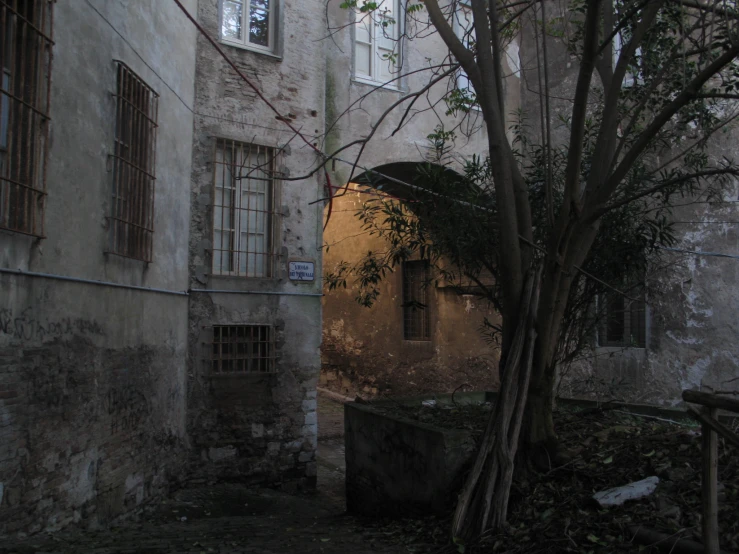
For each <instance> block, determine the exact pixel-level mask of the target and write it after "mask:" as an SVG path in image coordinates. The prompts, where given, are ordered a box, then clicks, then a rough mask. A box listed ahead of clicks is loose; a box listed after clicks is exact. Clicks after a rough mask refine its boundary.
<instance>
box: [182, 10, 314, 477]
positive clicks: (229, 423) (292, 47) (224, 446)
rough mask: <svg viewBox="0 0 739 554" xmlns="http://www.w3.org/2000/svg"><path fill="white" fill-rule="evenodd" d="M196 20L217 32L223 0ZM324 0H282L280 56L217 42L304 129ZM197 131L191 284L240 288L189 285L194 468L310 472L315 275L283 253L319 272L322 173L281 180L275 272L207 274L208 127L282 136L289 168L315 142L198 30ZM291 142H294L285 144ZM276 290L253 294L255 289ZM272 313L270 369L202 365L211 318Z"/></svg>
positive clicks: (262, 320)
mask: <svg viewBox="0 0 739 554" xmlns="http://www.w3.org/2000/svg"><path fill="white" fill-rule="evenodd" d="M199 4H200V6H199V14H198V15H199V20H200V22H201V23H202V25H203V26H204V27H205V28H206V29H207V30H208V32H209V33H210V34H211V35H212V36H214V37H218V2H216V1H215V0H208V1H202V2H200V3H199ZM322 7H323V3H322V2H321V1H320V0H309V1H302V2H285V3H284V4H282V15H281V19H282V25H281V28H280V29H279V30H278V32H279V33H280V35H281V39H278V40H280V41H281V42H282V49H281V57H275V56H270V55H266V54H261V53H256V52H253V51H249V50H245V49H242V48H237V47H233V46H228V45H224V46H223V48H224V49H225V51H226V53H227V55H228V56H229V57H230V58H231V59H232V60H234V62H235V63H236V64H237V65H238V66H239V68H240V69H242V70H243V71H244V72H245V73H246V74H247V76H248V77H249V78H250V79H252V80H253V82H254V84H255V85H256V86H257V87H258V88H259V89H260V90H261V91H262V92H263V93H264V94H265V96H266V97H267V98H268V99H269V100H270V101H271V102H272V103H273V104H274V105H275V107H276V108H277V109H278V110H279V111H280V112H281V113H282V114H284V115H285V116H288V114H293V115H294V118H295V119H294V125H295V126H296V127H298V128H301V129H302V131H303V133H305V134H306V135H307V136H313V135H315V134H316V133H319V132H321V131H322V129H323V109H324V98H323V89H324V70H325V61H324V56H323V46H322V44H323V43H322V42H321V41H320V39H321V38H322V37H323V36H324V34H325V24H324V23H323V20H322V18H321V17H320V14H321V13H322ZM195 103H196V112H197V113H198V115H197V116H196V118H195V136H194V142H193V174H192V181H191V195H192V196H191V198H192V206H193V209H192V218H191V220H190V265H189V269H190V286H191V288H193V289H210V290H212V289H218V290H223V289H231V290H236V291H240V293H239V294H221V293H193V294H192V296H191V299H190V320H189V337H190V360H189V368H190V380H189V384H188V428H189V432H190V436H191V437H192V441H193V445H194V455H195V457H196V459H197V460H199V461H200V462H203V463H201V464H199V469H200V470H201V471H202V472H204V473H207V474H209V475H219V476H223V477H229V478H239V479H246V480H254V481H269V482H285V483H288V482H290V483H302V484H305V485H309V486H310V485H314V484H315V475H316V466H315V461H314V454H315V449H316V437H317V434H316V412H315V410H316V400H315V393H316V391H315V387H316V383H317V380H318V372H319V367H320V358H319V351H318V348H319V345H320V341H321V324H320V322H321V303H320V297H319V296H293V295H305V294H313V295H318V294H320V277H317V279H316V280H315V281H313V282H306V283H300V284H298V283H294V282H291V281H290V280H289V279H288V275H287V271H286V270H287V264H288V262H289V260H294V259H297V260H309V261H313V262H314V263H315V275H316V276H320V275H321V255H320V248H319V247H320V244H321V210H322V207H323V206H322V204H321V203H320V202H319V203H316V204H312V205H311V202H314V201H315V200H317V199H319V198H321V196H322V194H323V184H322V183H321V181H320V180H319V178H318V177H317V176H315V175H314V176H310V177H307V178H305V179H297V180H288V179H284V180H282V182H281V184H280V186H281V188H282V205H281V206H278V211H279V212H280V213H281V223H280V228H279V232H278V233H277V235H278V236H277V238H276V241H277V243H276V251H277V252H278V253H279V255H280V257H279V260H278V264H277V265H278V268H277V274H276V275H275V277H274V278H270V279H256V278H244V277H226V276H218V275H212V274H211V273H212V271H211V267H212V254H211V252H212V248H213V239H212V232H213V218H212V215H211V214H212V210H213V208H212V204H213V158H214V148H215V145H214V140H215V138H227V139H231V140H236V141H241V142H244V143H253V144H258V145H262V146H268V147H273V148H282V147H286V148H285V150H284V152H283V153H282V154H281V155H280V157H279V162H278V166H279V167H278V168H277V169H278V170H279V171H280V172H282V173H283V174H287V175H289V176H291V178H295V177H299V176H300V175H302V174H304V173H305V172H306V171H307V170H308V168H310V167H312V166H313V165H314V164H315V162H316V160H317V158H316V154H315V152H313V150H312V149H311V148H309V147H307V146H306V145H305V143H304V142H302V140H301V139H299V138H295V139H294V140H293V141H292V142H290V139H291V138H294V135H293V133H292V132H291V131H290V130H289V129H288V128H287V127H286V126H285V125H284V124H283V123H281V122H280V121H278V120H277V119H276V118H275V113H274V112H272V111H271V110H270V109H269V108H268V107H267V106H266V105H265V103H264V102H263V101H262V100H260V99H258V98H257V97H256V95H255V94H254V93H253V92H252V91H251V90H250V89H249V88H248V86H247V85H246V84H245V83H244V82H242V81H241V79H240V78H239V77H238V76H236V74H235V73H234V72H233V71H232V70H231V69H230V68H228V67H227V65H226V63H225V61H224V60H223V59H222V58H221V57H220V56H219V54H218V53H217V52H216V51H215V50H214V49H213V48H212V47H211V45H209V44H207V43H206V41H205V40H204V39H203V38H202V37H201V38H199V39H198V53H197V78H196V102H195ZM288 143H289V144H288ZM260 291H262V292H270V293H281V294H272V295H264V294H248V293H258V292H260ZM224 324H256V325H272V326H274V330H275V332H276V350H277V357H278V360H277V368H276V369H277V371H276V372H275V374H270V375H249V374H240V375H230V376H228V377H225V378H224V377H219V376H217V375H213V374H212V372H211V371H210V369H209V366H210V364H209V357H210V356H211V353H210V346H209V345H208V344H207V342H208V340H207V339H206V338H204V337H205V335H207V333H208V330H209V329H210V328H211V327H212V326H213V325H224Z"/></svg>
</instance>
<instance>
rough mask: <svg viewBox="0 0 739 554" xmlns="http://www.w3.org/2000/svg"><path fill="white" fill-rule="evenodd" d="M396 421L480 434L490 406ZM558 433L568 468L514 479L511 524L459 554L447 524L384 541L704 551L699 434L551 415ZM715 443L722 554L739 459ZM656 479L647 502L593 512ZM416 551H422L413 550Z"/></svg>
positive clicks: (402, 527)
mask: <svg viewBox="0 0 739 554" xmlns="http://www.w3.org/2000/svg"><path fill="white" fill-rule="evenodd" d="M396 410H398V414H402V415H403V416H405V417H409V418H412V419H417V420H419V421H424V422H427V423H433V424H435V425H441V426H444V427H454V428H462V429H474V430H476V431H480V430H481V429H482V428H483V427H484V424H485V422H486V421H487V417H488V415H489V413H490V406H482V407H470V406H454V407H451V408H438V407H437V408H428V407H426V408H423V407H420V408H407V407H401V406H398V407H396ZM555 426H556V429H557V432H558V435H559V438H560V440H561V445H562V446H563V448H564V449H565V450H566V451H568V452H569V453H570V454H571V456H572V457H571V459H570V461H569V462H567V463H566V464H564V465H562V466H561V467H553V468H550V470H548V471H546V472H544V473H541V472H538V473H536V472H528V473H526V474H524V475H523V476H519V477H518V478H517V479H516V481H515V482H514V486H513V490H512V492H511V504H510V510H509V517H508V525H507V526H506V528H505V529H502V530H499V531H498V532H496V533H490V534H488V535H486V536H484V537H482V538H481V539H480V540H479V541H478V542H477V543H476V544H474V545H468V547H467V548H466V549H464V548H460V547H459V546H457V545H450V544H449V542H448V541H449V535H448V531H449V529H450V527H451V523H450V518H451V514H450V516H449V517H448V518H441V519H440V518H436V517H430V518H426V519H422V520H405V521H396V522H386V523H384V524H383V525H384V526H383V528H384V529H385V532H386V533H388V534H393V533H394V535H395V537H397V539H398V541H399V542H403V543H404V544H406V545H407V547H408V550H409V552H414V551H418V552H421V551H424V552H432V550H428V545H429V544H431V545H435V546H436V547H438V548H439V549H440V550H439V551H440V552H441V551H443V552H461V551H463V550H464V551H465V554H474V553H477V552H486V553H489V552H501V553H502V552H505V553H511V554H515V553H526V554H537V553H558V552H578V553H604V552H657V549H656V548H654V547H644V546H640V545H638V544H635V543H633V542H632V537H633V534H632V533H631V532H630V531H629V527H631V526H644V527H648V528H652V529H655V530H657V531H660V532H662V533H665V534H667V535H671V536H675V537H679V538H687V539H691V540H695V541H698V542H701V490H700V487H701V436H700V427H698V426H697V425H695V424H693V423H691V422H689V421H684V422H679V423H673V422H670V421H663V420H659V419H656V418H649V417H645V416H638V415H634V414H629V413H626V412H624V411H620V410H586V411H575V410H572V409H562V410H559V411H557V412H556V414H555ZM737 454H738V453H737V450H736V449H735V448H733V447H731V446H730V445H728V444H725V443H724V441H723V440H722V439H719V466H718V479H719V528H720V533H721V536H720V541H721V547H722V549H725V550H727V551H735V552H739V457H738V456H737ZM652 475H656V476H658V477H659V478H660V483H659V485H658V487H657V490H656V491H655V493H654V494H652V495H651V496H649V497H647V498H644V499H641V500H637V501H631V502H627V503H626V504H624V505H622V506H618V507H611V508H607V509H603V508H599V507H598V506H597V504H596V503H595V502H594V501H593V500H592V495H593V494H594V493H595V492H598V491H602V490H605V489H609V488H612V487H618V486H622V485H626V484H628V483H632V482H634V481H639V480H641V479H644V478H646V477H649V476H652ZM414 544H424V545H426V546H425V548H426V550H414V549H413V548H414Z"/></svg>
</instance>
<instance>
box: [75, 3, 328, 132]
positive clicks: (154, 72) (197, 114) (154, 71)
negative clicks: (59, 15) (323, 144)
mask: <svg viewBox="0 0 739 554" xmlns="http://www.w3.org/2000/svg"><path fill="white" fill-rule="evenodd" d="M85 2H87V5H88V6H90V8H92V10H93V11H94V12H95V13H96V14H97V15H98V16H99V17H100V19H102V20H103V21H105V23H107V25H108V26H109V27H110V28H111V29H112V30H113V32H115V34H117V35H118V36H119V37H120V38H121V40H123V42H124V43H126V45H127V46H128V47H129V48H130V49H131V51H132V52H133V53H134V54H136V57H138V59H139V60H141V63H143V64H144V65H145V66H146V67H147V68H148V69H149V71H151V72H152V73H153V74H154V75H155V76H156V77H157V78H158V79H159V80H160V81H161V82H162V84H163V85H164V86H165V87H167V88H168V89H169V91H170V92H171V93H172V94H174V95H175V96H176V97H177V99H178V100H179V101H180V102H181V103H182V105H183V106H184V107H185V109H186V110H187V111H189V112H190V113H191V114H193V115H196V116H199V117H206V118H209V119H215V120H218V121H226V122H228V123H237V124H239V125H246V126H249V127H259V128H260V129H267V130H268V131H278V132H280V133H287V132H290V131H289V130H288V129H285V128H284V127H270V126H268V125H260V124H259V123H252V122H248V121H239V120H236V119H229V118H227V117H223V116H219V115H211V114H207V113H203V112H197V111H195V110H194V109H193V108H192V107H191V106H190V105H189V104H188V103H187V102H186V101H185V99H184V98H182V96H180V95H179V93H178V92H177V91H176V90H175V89H174V88H173V87H172V86H171V85H170V84H169V83H168V82H167V81H166V80H165V79H164V77H162V76H161V75H160V74H159V72H157V70H156V69H154V68H153V67H152V66H151V64H150V63H149V62H147V61H146V60H145V59H144V57H143V56H142V55H141V54H140V53H139V51H138V50H136V48H135V47H134V46H133V45H132V44H131V43H130V42H129V41H128V39H127V38H126V37H125V36H123V34H121V32H120V31H119V30H118V28H117V27H116V26H115V25H113V24H112V23H111V22H110V20H109V19H108V18H107V17H105V15H104V14H103V13H101V12H100V10H98V9H97V8H96V7H95V5H94V4H93V3H92V2H91V0H85ZM306 135H307V136H309V137H312V138H316V139H317V138H318V135H311V134H306Z"/></svg>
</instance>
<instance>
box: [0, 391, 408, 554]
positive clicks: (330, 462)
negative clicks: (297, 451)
mask: <svg viewBox="0 0 739 554" xmlns="http://www.w3.org/2000/svg"><path fill="white" fill-rule="evenodd" d="M318 404H319V408H318V412H319V429H320V431H319V442H318V457H317V460H318V490H317V492H316V493H315V494H303V495H291V494H285V493H281V492H277V491H273V490H269V489H253V488H247V487H246V486H241V485H235V484H232V483H222V484H216V485H210V486H203V487H197V488H187V489H183V490H180V491H178V492H176V493H175V494H174V495H173V496H172V498H169V499H166V500H165V501H163V502H161V503H159V504H157V505H153V506H150V507H149V508H148V509H147V510H146V511H145V513H143V514H142V515H141V516H140V517H138V518H136V520H132V521H128V522H126V523H123V524H121V525H120V526H117V527H115V528H112V529H106V530H100V531H81V530H68V531H64V532H61V533H55V534H54V535H48V534H39V535H34V536H33V537H30V538H28V539H24V540H3V539H2V538H0V553H2V554H6V553H11V552H12V553H15V552H17V553H20V554H30V553H85V552H90V553H96V554H114V553H115V554H119V553H121V554H122V553H145V554H155V553H156V554H159V553H169V552H181V553H196V554H200V553H208V554H209V553H219V554H222V553H249V554H251V553H254V554H257V553H259V554H278V553H279V554H282V553H286V552H290V553H292V552H296V553H306V554H313V553H316V554H318V553H323V554H346V553H352V554H369V553H370V552H372V553H377V552H379V553H387V554H396V553H407V552H408V550H407V549H406V548H405V547H404V546H402V545H400V544H393V540H392V539H389V538H388V536H387V535H386V534H385V533H384V532H383V530H382V529H381V528H378V527H376V526H373V525H371V524H370V522H368V521H366V520H361V519H357V518H354V517H350V516H348V515H346V514H345V513H344V512H345V501H344V441H343V433H344V409H343V408H344V407H343V405H342V404H340V403H337V402H335V401H332V400H329V399H327V398H325V397H320V398H319V403H318Z"/></svg>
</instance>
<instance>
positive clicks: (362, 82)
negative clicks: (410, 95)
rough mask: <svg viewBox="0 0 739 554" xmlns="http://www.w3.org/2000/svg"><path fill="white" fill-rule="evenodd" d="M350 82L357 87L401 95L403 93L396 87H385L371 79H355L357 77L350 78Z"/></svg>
mask: <svg viewBox="0 0 739 554" xmlns="http://www.w3.org/2000/svg"><path fill="white" fill-rule="evenodd" d="M352 82H353V83H356V84H359V85H367V86H371V87H375V88H377V89H383V90H390V91H393V92H401V93H402V92H405V91H404V90H403V89H402V88H400V87H398V86H394V85H386V84H383V83H382V82H380V81H373V80H372V79H364V78H362V77H357V76H354V77H352Z"/></svg>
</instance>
